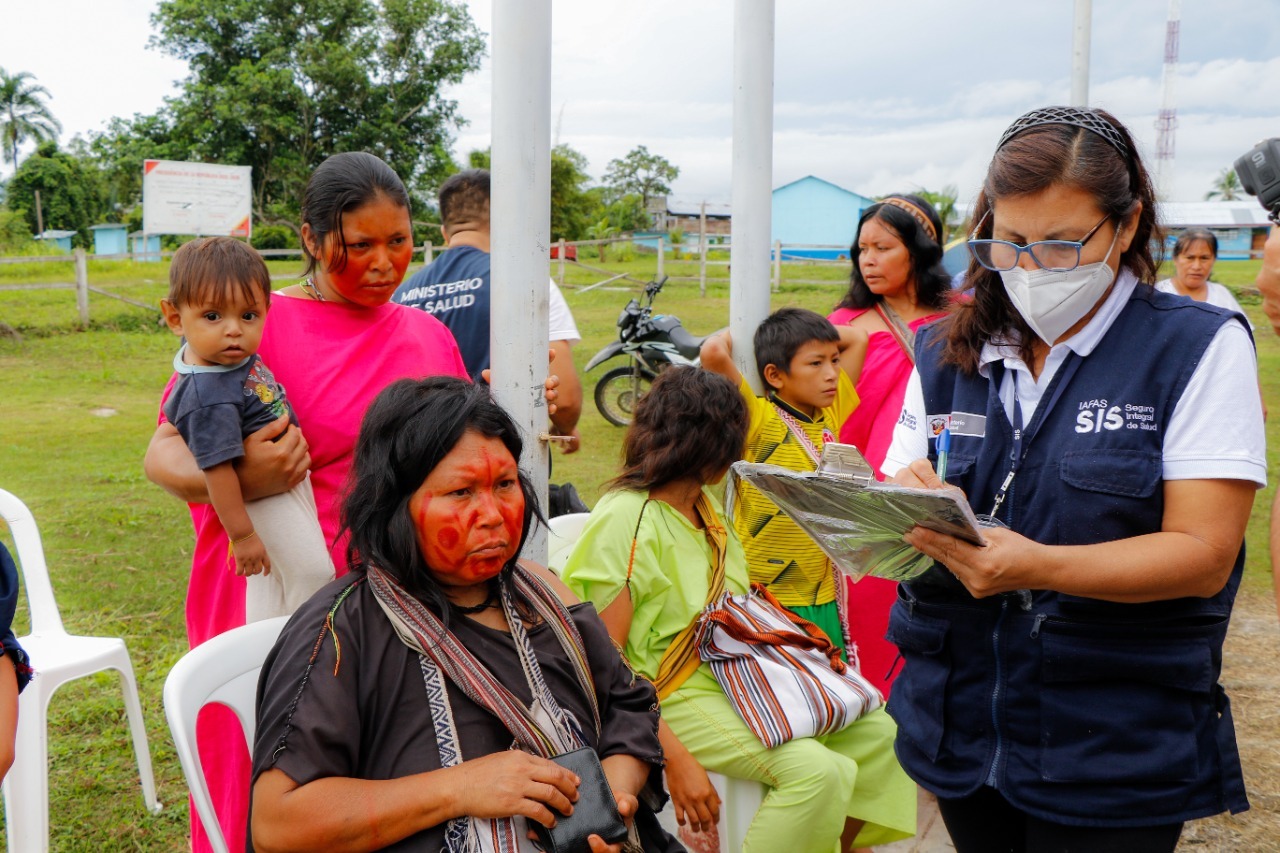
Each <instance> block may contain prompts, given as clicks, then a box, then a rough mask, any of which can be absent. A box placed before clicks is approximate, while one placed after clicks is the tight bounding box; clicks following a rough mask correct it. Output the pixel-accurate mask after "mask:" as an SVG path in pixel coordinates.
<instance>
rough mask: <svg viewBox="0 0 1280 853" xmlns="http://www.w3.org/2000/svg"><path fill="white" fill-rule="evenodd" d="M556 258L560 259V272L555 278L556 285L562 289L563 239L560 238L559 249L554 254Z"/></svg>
mask: <svg viewBox="0 0 1280 853" xmlns="http://www.w3.org/2000/svg"><path fill="white" fill-rule="evenodd" d="M556 257H558V258H559V259H560V270H559V272H558V274H557V278H558V279H559V280H558V281H557V284H559V285H560V286H561V287H564V238H563V237H561V238H560V248H559V251H557V252H556Z"/></svg>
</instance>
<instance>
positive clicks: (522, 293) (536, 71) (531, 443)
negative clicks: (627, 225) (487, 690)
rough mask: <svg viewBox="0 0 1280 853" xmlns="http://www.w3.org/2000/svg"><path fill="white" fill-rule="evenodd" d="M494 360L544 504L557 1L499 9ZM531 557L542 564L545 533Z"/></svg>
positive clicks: (498, 389) (511, 2)
mask: <svg viewBox="0 0 1280 853" xmlns="http://www.w3.org/2000/svg"><path fill="white" fill-rule="evenodd" d="M492 179H493V186H492V199H491V201H490V206H489V218H490V226H491V228H492V235H493V237H492V246H493V248H492V255H491V299H492V302H491V308H490V321H489V329H490V332H489V352H490V362H491V365H492V387H493V391H494V395H495V396H496V398H497V400H498V402H500V403H501V404H502V405H503V406H504V407H505V408H506V409H507V411H508V412H510V413H511V416H512V417H513V418H514V419H515V421H516V423H517V424H519V425H520V428H521V429H522V430H523V432H524V438H525V446H524V447H525V449H524V458H523V459H521V460H520V467H521V468H522V469H523V470H524V472H525V474H527V475H528V476H529V477H531V478H532V479H533V481H534V484H535V485H536V487H537V492H538V495H539V498H540V500H541V501H542V502H543V506H545V505H546V499H547V464H548V456H547V445H546V442H544V441H540V440H539V439H538V436H539V435H542V434H544V433H545V432H546V431H547V406H546V400H545V398H544V397H543V381H544V379H545V378H546V375H547V365H548V360H547V340H548V331H547V303H548V299H549V286H548V282H549V277H548V275H547V254H548V252H549V249H550V245H551V0H493V157H492ZM524 554H525V556H527V557H529V558H531V559H533V560H536V561H537V562H546V558H547V539H546V532H545V531H539V532H538V533H537V534H535V535H531V536H530V538H529V541H528V543H527V544H526V545H525V550H524Z"/></svg>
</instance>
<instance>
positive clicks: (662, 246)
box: [658, 237, 667, 278]
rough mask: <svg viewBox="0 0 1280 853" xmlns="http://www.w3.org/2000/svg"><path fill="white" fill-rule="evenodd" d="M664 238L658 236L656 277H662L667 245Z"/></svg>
mask: <svg viewBox="0 0 1280 853" xmlns="http://www.w3.org/2000/svg"><path fill="white" fill-rule="evenodd" d="M666 242H667V241H666V240H664V239H662V238H661V237H659V238H658V278H662V272H663V270H664V269H665V268H666V260H667V246H666Z"/></svg>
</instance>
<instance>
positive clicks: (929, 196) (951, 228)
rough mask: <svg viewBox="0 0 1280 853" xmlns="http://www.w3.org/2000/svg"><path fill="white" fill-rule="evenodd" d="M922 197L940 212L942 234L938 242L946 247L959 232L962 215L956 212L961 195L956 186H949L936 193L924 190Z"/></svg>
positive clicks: (921, 193)
mask: <svg viewBox="0 0 1280 853" xmlns="http://www.w3.org/2000/svg"><path fill="white" fill-rule="evenodd" d="M920 195H921V197H922V198H924V200H925V201H927V202H929V204H932V205H933V209H934V210H936V211H937V212H938V219H939V220H940V221H941V222H942V233H941V234H939V235H938V242H939V243H941V244H942V245H944V246H945V245H946V244H947V242H948V241H949V240H950V239H951V237H952V235H953V234H954V233H955V232H956V231H957V230H959V228H960V224H961V223H960V214H959V212H958V211H957V210H956V197H957V196H958V195H959V193H957V192H956V185H955V184H947V185H946V186H945V187H943V188H942V190H941V191H940V192H936V193H934V192H929V191H927V190H922V191H921V192H920Z"/></svg>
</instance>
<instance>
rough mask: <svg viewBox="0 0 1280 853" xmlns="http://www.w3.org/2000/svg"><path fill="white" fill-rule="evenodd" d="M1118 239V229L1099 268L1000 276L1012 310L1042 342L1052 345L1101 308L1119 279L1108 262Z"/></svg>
mask: <svg viewBox="0 0 1280 853" xmlns="http://www.w3.org/2000/svg"><path fill="white" fill-rule="evenodd" d="M1119 236H1120V229H1118V228H1117V229H1116V233H1115V236H1113V237H1112V238H1111V245H1110V246H1108V247H1107V254H1106V256H1105V257H1104V258H1103V259H1102V260H1101V261H1100V262H1098V263H1096V264H1084V265H1083V266H1078V267H1076V268H1075V269H1073V270H1067V271H1066V272H1051V271H1049V270H1042V269H1034V270H1025V269H1023V268H1022V267H1014V268H1013V269H1011V270H1005V271H1004V272H1002V273H1000V280H1001V281H1003V282H1004V289H1005V292H1006V293H1008V294H1009V299H1010V300H1012V302H1013V307H1014V308H1017V309H1018V313H1019V314H1021V315H1022V319H1024V320H1026V321H1027V325H1028V326H1030V327H1031V330H1032V331H1033V332H1035V333H1036V334H1037V335H1038V336H1039V337H1040V340H1042V341H1044V342H1045V343H1047V344H1049V345H1053V343H1054V342H1056V341H1057V340H1058V338H1060V337H1062V336H1063V335H1064V334H1065V333H1066V331H1067V329H1070V328H1071V327H1072V326H1074V325H1075V324H1076V322H1077V321H1079V319H1080V318H1081V317H1083V316H1084V315H1085V314H1088V313H1089V312H1090V311H1091V310H1093V306H1094V305H1096V304H1098V300H1099V299H1101V298H1102V294H1104V293H1106V292H1107V288H1108V287H1110V286H1111V282H1112V281H1114V280H1115V277H1116V274H1115V271H1114V270H1113V269H1111V267H1110V266H1109V265H1108V264H1107V261H1108V260H1110V258H1111V250H1112V249H1114V248H1115V246H1116V239H1117V238H1118V237H1119Z"/></svg>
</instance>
